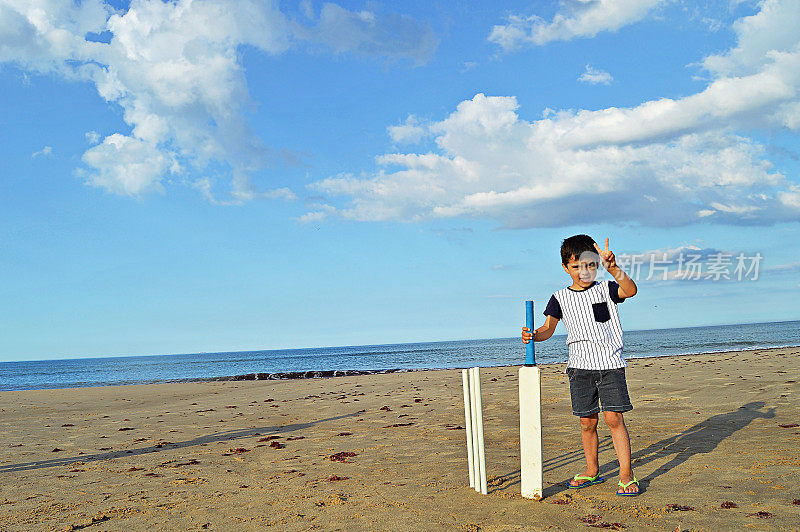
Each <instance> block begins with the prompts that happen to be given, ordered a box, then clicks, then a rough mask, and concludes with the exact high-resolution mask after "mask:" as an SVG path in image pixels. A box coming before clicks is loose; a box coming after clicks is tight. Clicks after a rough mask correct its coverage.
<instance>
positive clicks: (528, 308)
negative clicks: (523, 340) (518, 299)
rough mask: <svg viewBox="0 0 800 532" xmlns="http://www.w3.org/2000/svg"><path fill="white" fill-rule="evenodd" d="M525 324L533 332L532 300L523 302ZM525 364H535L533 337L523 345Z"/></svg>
mask: <svg viewBox="0 0 800 532" xmlns="http://www.w3.org/2000/svg"><path fill="white" fill-rule="evenodd" d="M525 326H526V327H527V328H528V329H530V330H531V332H533V301H526V302H525ZM525 365H526V366H535V365H536V352H535V350H534V348H533V338H531V341H530V342H528V343H527V344H526V345H525Z"/></svg>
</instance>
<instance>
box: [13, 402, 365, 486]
mask: <svg viewBox="0 0 800 532" xmlns="http://www.w3.org/2000/svg"><path fill="white" fill-rule="evenodd" d="M362 412H363V411H362ZM360 413H361V412H356V413H353V414H345V415H342V416H335V417H329V418H326V419H320V420H317V421H311V422H309V423H295V424H292V425H283V426H280V425H278V426H271V427H255V428H251V429H238V430H228V431H224V432H216V433H214V434H209V435H206V436H198V437H197V438H194V439H192V440H186V441H182V442H176V443H171V442H164V443H156V444H154V445H151V446H149V447H140V448H138V449H127V450H122V451H110V452H105V453H99V454H82V455H78V456H73V457H71V458H54V459H52V460H38V461H35V462H27V463H21V464H6V465H0V474H2V473H11V472H15V471H27V470H31V469H44V468H48V467H58V466H65V465H69V464H71V463H74V462H84V463H86V462H95V461H98V460H108V459H111V458H122V457H125V456H140V455H143V454H149V453H154V452H158V451H167V450H170V449H181V448H184V447H193V446H196V445H206V444H209V443H215V442H223V441H228V440H237V439H241V438H252V437H255V436H261V435H272V434H275V435H277V434H281V433H285V432H291V431H295V430H302V429H307V428H309V427H313V426H314V425H316V424H317V423H324V422H325V421H334V420H337V419H343V418H346V417H352V416H356V415H359V414H360Z"/></svg>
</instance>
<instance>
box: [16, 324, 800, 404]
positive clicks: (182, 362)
mask: <svg viewBox="0 0 800 532" xmlns="http://www.w3.org/2000/svg"><path fill="white" fill-rule="evenodd" d="M565 340H566V335H554V336H553V337H552V338H551V339H550V340H548V341H546V342H538V343H537V344H536V362H537V363H540V364H547V363H557V362H565V361H566V359H567V349H566V345H565ZM797 345H800V321H784V322H775V323H751V324H742V325H717V326H708V327H687V328H679V329H652V330H642V331H626V332H625V358H642V357H656V356H675V355H683V354H691V353H708V352H719V351H732V350H742V349H760V348H767V347H783V346H797ZM524 362H525V349H524V345H523V344H522V341H521V340H520V338H519V337H513V338H494V339H484V340H458V341H449V342H422V343H410V344H391V345H361V346H348V347H320V348H308V349H278V350H268V351H236V352H228V353H189V354H182V355H152V356H124V357H109V358H80V359H70V360H38V361H28V362H2V363H0V390H36V389H50V388H73V387H83V386H108V385H121V384H149V383H156V382H182V381H208V380H252V379H283V378H314V377H329V376H337V375H348V374H361V373H381V372H390V371H413V370H420V369H444V368H467V367H472V366H482V367H487V366H516V365H522V364H524Z"/></svg>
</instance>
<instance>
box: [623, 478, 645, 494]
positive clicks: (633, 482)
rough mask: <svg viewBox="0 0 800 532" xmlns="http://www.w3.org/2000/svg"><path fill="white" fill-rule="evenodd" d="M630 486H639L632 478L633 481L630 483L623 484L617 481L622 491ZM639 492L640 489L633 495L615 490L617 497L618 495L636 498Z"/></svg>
mask: <svg viewBox="0 0 800 532" xmlns="http://www.w3.org/2000/svg"><path fill="white" fill-rule="evenodd" d="M631 484H636V486H639V481H638V480H636V477H633V480H631V481H630V482H627V483H625V484H623V483H622V481H621V480H620V481H619V487H620V488H623V489H625V488H627V487H628V486H630V485H631ZM641 492H642V490H641V489H640V490H639V491H637V492H635V493H628V492H624V491H623V492H620V491H619V490H617V495H619V496H620V497H636V496H637V495H639V494H640V493H641Z"/></svg>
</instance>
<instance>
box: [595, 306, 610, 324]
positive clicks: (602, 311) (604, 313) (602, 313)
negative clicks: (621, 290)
mask: <svg viewBox="0 0 800 532" xmlns="http://www.w3.org/2000/svg"><path fill="white" fill-rule="evenodd" d="M592 313H594V321H596V322H599V323H605V322H607V321H608V320H610V319H611V313H610V312H609V311H608V303H606V302H605V301H603V302H601V303H592Z"/></svg>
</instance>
